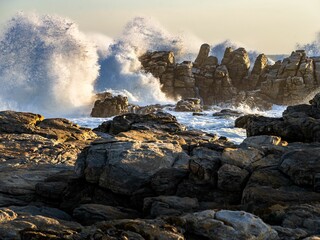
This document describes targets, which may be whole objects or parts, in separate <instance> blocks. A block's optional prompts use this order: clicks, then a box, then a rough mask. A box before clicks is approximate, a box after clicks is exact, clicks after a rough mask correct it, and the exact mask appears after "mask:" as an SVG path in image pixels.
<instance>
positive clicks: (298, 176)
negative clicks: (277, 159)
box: [280, 148, 320, 187]
mask: <svg viewBox="0 0 320 240" xmlns="http://www.w3.org/2000/svg"><path fill="white" fill-rule="evenodd" d="M319 151H320V148H311V149H306V150H296V151H291V152H288V153H286V154H284V155H283V156H282V158H281V160H282V163H281V165H280V170H281V171H282V172H283V173H285V174H286V175H288V176H289V177H290V179H291V180H292V181H293V182H294V183H295V184H297V185H299V186H312V187H313V185H314V177H315V176H316V175H317V174H319V173H320V161H319V157H320V155H319Z"/></svg>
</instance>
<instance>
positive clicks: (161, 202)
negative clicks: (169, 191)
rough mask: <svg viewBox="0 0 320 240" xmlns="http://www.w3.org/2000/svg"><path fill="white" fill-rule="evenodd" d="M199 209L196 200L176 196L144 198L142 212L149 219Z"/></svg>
mask: <svg viewBox="0 0 320 240" xmlns="http://www.w3.org/2000/svg"><path fill="white" fill-rule="evenodd" d="M198 207H199V203H198V200H197V199H196V198H188V197H184V198H181V197H176V196H159V197H152V198H145V199H144V204H143V211H144V213H146V214H147V215H150V216H151V217H158V216H166V215H181V214H182V213H184V212H192V211H193V210H195V209H196V208H198Z"/></svg>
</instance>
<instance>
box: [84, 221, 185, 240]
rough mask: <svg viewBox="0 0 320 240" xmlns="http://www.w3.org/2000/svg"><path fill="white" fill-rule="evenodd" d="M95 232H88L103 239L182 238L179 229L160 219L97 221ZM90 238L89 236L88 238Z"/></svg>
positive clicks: (161, 239)
mask: <svg viewBox="0 0 320 240" xmlns="http://www.w3.org/2000/svg"><path fill="white" fill-rule="evenodd" d="M95 226H96V229H97V230H96V232H94V233H92V234H90V236H91V237H92V238H93V236H94V237H96V236H100V237H104V238H105V239H122V238H124V236H125V237H126V238H128V239H137V240H144V239H159V240H183V239H185V238H184V235H183V233H182V232H181V230H180V229H179V228H177V227H175V226H174V225H172V224H169V223H167V222H165V221H164V220H161V219H153V220H150V219H123V220H114V221H107V222H99V223H97V224H96V225H95ZM89 239H90V238H89Z"/></svg>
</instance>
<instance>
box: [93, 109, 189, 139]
mask: <svg viewBox="0 0 320 240" xmlns="http://www.w3.org/2000/svg"><path fill="white" fill-rule="evenodd" d="M185 129H186V128H185V126H183V125H181V124H179V123H178V122H177V119H176V118H175V117H174V116H172V115H171V114H169V113H164V112H157V113H151V114H146V115H140V114H135V113H128V114H124V115H121V116H116V117H115V118H113V120H112V121H107V122H103V123H102V124H101V125H100V126H99V127H98V128H95V129H94V131H98V132H104V133H109V134H118V133H120V132H126V131H129V130H159V131H164V132H169V133H174V132H179V131H183V130H185Z"/></svg>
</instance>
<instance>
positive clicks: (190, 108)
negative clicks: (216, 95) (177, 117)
mask: <svg viewBox="0 0 320 240" xmlns="http://www.w3.org/2000/svg"><path fill="white" fill-rule="evenodd" d="M174 110H175V111H176V112H202V106H201V101H200V99H198V98H188V99H183V100H180V101H179V102H177V105H176V107H175V108H174Z"/></svg>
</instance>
